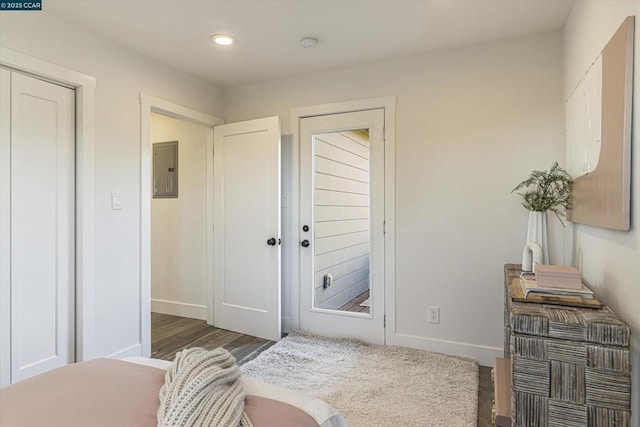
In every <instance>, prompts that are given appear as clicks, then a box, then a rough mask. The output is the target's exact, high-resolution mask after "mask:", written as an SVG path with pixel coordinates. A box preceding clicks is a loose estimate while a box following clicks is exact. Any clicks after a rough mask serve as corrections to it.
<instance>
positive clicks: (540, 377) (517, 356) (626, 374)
mask: <svg viewBox="0 0 640 427" xmlns="http://www.w3.org/2000/svg"><path fill="white" fill-rule="evenodd" d="M504 273H505V275H504V276H505V316H504V317H505V325H504V326H505V346H504V349H505V350H504V353H505V357H507V358H511V362H512V364H511V370H512V378H513V383H512V395H511V418H512V425H513V426H516V427H546V426H549V427H574V426H575V427H579V426H580V427H581V426H585V427H630V425H631V410H630V408H631V361H630V356H629V341H630V331H629V327H628V326H627V325H626V324H625V323H624V322H622V321H621V320H620V319H618V318H617V317H616V315H615V314H614V313H613V311H612V310H611V309H610V308H609V307H606V306H604V307H602V308H601V309H588V308H576V307H564V306H559V305H547V304H534V303H527V302H516V301H513V300H512V299H511V297H510V295H509V286H508V285H509V282H510V281H511V280H512V279H513V278H515V277H518V276H519V275H520V265H518V264H507V265H505V271H504Z"/></svg>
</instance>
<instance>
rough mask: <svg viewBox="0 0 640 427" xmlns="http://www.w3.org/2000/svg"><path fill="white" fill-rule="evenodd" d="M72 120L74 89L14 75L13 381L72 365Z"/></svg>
mask: <svg viewBox="0 0 640 427" xmlns="http://www.w3.org/2000/svg"><path fill="white" fill-rule="evenodd" d="M74 115H75V111H74V91H73V90H71V89H67V88H64V87H61V86H58V85H54V84H51V83H47V82H44V81H42V80H38V79H34V78H31V77H27V76H24V75H21V74H17V73H12V75H11V144H10V150H11V175H10V180H11V184H10V188H11V200H10V205H11V206H10V213H11V226H10V234H11V235H10V239H11V244H10V251H11V263H10V269H11V271H10V282H11V285H10V292H11V382H17V381H20V380H22V379H25V378H28V377H30V376H33V375H36V374H39V373H42V372H45V371H47V370H50V369H53V368H56V367H58V366H63V365H66V364H68V363H71V362H73V361H74V335H75V332H74V325H75V321H74V292H75V274H74V269H75V268H74V260H75V256H74V250H75V249H74V240H75V236H74V224H75V220H74V170H75V168H74V147H75V144H74V128H75V125H74ZM4 237H5V236H3V239H4Z"/></svg>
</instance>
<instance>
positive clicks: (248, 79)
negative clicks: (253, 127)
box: [43, 0, 573, 87]
mask: <svg viewBox="0 0 640 427" xmlns="http://www.w3.org/2000/svg"><path fill="white" fill-rule="evenodd" d="M572 2H573V0H413V1H408V0H287V1H285V0H218V1H214V0H209V1H204V0H201V1H190V0H175V1H168V0H156V1H151V0H127V1H120V0H48V1H46V2H43V7H44V9H45V10H46V11H47V12H50V13H52V14H54V15H57V16H59V17H61V18H63V19H65V20H67V21H69V22H72V23H75V24H78V25H81V26H83V27H85V28H87V29H89V30H91V31H93V32H95V33H98V34H100V35H102V36H104V37H106V38H108V39H111V40H114V41H116V42H119V43H121V44H124V45H126V46H129V47H130V48H132V49H134V50H136V51H138V52H141V53H143V54H145V55H147V56H150V57H153V58H156V59H158V60H160V61H162V62H165V63H167V64H170V65H172V66H173V67H175V68H178V69H181V70H183V71H185V72H187V73H190V74H192V75H196V76H199V77H201V78H203V79H206V80H209V81H211V82H213V83H215V84H217V85H219V86H221V87H230V86H237V85H241V84H247V83H253V82H258V81H264V80H271V79H275V78H280V77H285V76H291V75H296V74H303V73H305V72H310V71H319V70H325V69H332V68H340V67H346V66H350V65H355V64H361V63H367V62H375V61H380V60H386V59H390V58H394V57H399V56H405V55H411V54H416V53H419V52H424V51H428V50H433V49H440V48H447V47H453V46H463V45H469V44H476V43H481V42H486V41H491V40H496V39H502V38H509V37H517V36H521V35H525V34H533V33H539V32H545V31H551V30H557V29H560V28H562V26H563V24H564V22H565V20H566V18H567V15H568V14H569V10H570V9H571V5H572ZM219 32H223V33H230V34H232V35H234V36H235V37H236V39H237V43H236V44H235V45H233V46H231V47H218V46H213V45H212V44H211V43H210V42H209V36H210V35H211V34H213V33H219ZM305 36H315V37H317V38H318V39H319V40H320V44H319V46H318V47H317V48H315V49H303V48H302V47H301V46H300V39H301V38H303V37H305Z"/></svg>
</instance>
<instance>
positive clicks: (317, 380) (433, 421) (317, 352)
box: [241, 331, 478, 427]
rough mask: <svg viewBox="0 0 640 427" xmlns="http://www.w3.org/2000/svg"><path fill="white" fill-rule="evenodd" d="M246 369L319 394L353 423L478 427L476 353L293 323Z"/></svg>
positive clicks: (264, 378) (386, 426)
mask: <svg viewBox="0 0 640 427" xmlns="http://www.w3.org/2000/svg"><path fill="white" fill-rule="evenodd" d="M241 370H242V372H243V374H244V375H246V376H248V377H251V378H255V379H258V380H261V381H264V382H268V383H272V384H276V385H279V386H282V387H286V388H289V389H293V390H299V391H301V392H303V393H305V394H309V395H311V396H315V397H319V398H321V399H323V400H324V401H326V402H327V403H329V404H330V405H331V406H333V407H334V408H336V409H337V410H338V411H340V413H341V414H342V415H343V416H344V418H345V419H346V420H347V422H348V423H349V426H351V427H377V426H379V427H395V426H398V427H400V426H401V427H409V426H420V427H424V426H430V427H440V426H442V427H445V426H446V427H475V426H476V424H477V416H478V415H477V414H478V365H477V363H476V362H475V361H472V360H470V359H465V358H461V357H454V356H447V355H444V354H440V353H431V352H426V351H421V350H414V349H409V348H404V347H395V346H388V347H387V346H378V345H368V344H365V343H363V342H360V341H355V340H342V339H332V338H324V337H318V336H314V335H309V334H306V333H304V332H300V331H294V332H292V333H290V334H289V336H287V337H286V338H283V339H282V340H280V342H278V343H277V344H275V345H274V346H273V347H271V348H269V349H268V350H266V351H265V352H263V353H262V354H260V355H259V356H258V357H257V358H256V359H254V360H252V361H251V362H248V363H246V364H245V365H243V366H242V367H241Z"/></svg>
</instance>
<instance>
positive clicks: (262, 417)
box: [0, 359, 318, 427]
mask: <svg viewBox="0 0 640 427" xmlns="http://www.w3.org/2000/svg"><path fill="white" fill-rule="evenodd" d="M164 373H165V371H164V370H161V369H157V368H152V367H149V366H142V365H136V364H133V363H127V362H122V361H119V360H113V359H96V360H92V361H90V362H83V363H77V364H74V365H69V366H65V367H63V368H59V369H55V370H53V371H50V372H47V373H46V374H43V375H38V376H36V377H33V378H30V379H27V380H24V381H21V382H19V383H17V384H14V385H11V386H9V387H5V388H3V389H0V427H43V426H46V427H75V426H77V427H155V426H156V424H157V423H156V412H157V410H158V405H159V403H160V402H159V399H158V393H159V391H160V387H162V385H163V384H164ZM245 410H246V412H247V415H248V416H249V418H250V419H251V422H252V423H253V424H254V427H318V424H317V423H316V422H315V420H314V419H313V418H312V417H311V416H310V415H308V414H307V413H305V412H304V411H301V410H300V409H298V408H295V407H293V406H291V405H288V404H286V403H283V402H279V401H276V400H271V399H266V398H263V397H258V396H251V395H249V396H247V398H246V400H245ZM212 427H214V426H212Z"/></svg>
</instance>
